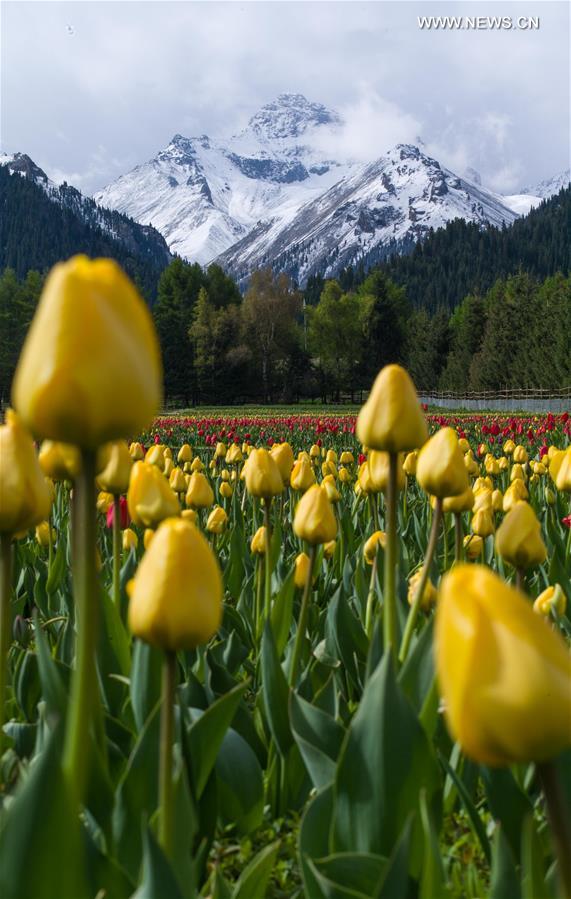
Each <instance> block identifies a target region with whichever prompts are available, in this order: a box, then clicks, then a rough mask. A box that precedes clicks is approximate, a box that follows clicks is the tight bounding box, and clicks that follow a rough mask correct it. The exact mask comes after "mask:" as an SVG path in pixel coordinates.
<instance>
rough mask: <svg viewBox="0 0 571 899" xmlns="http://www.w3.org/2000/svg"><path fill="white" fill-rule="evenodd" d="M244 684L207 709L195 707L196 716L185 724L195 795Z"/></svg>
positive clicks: (207, 775) (231, 717) (241, 693)
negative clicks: (189, 723)
mask: <svg viewBox="0 0 571 899" xmlns="http://www.w3.org/2000/svg"><path fill="white" fill-rule="evenodd" d="M247 687H248V684H247V683H243V684H238V686H236V687H234V689H233V690H230V691H229V692H228V693H225V694H224V695H223V696H221V697H220V698H219V699H217V700H216V702H214V703H212V705H211V706H209V707H208V708H207V709H206V711H202V709H196V710H195V714H196V715H197V718H196V720H195V721H193V723H192V724H191V725H190V727H189V728H188V731H187V745H188V760H189V764H190V768H191V783H192V786H193V792H194V795H195V797H196V798H197V799H199V798H200V796H201V794H202V791H203V790H204V787H205V786H206V781H207V780H208V778H209V776H210V773H211V771H212V769H213V768H214V764H215V762H216V756H217V755H218V750H219V749H220V746H221V745H222V741H223V739H224V734H225V733H226V731H227V730H228V728H229V727H230V725H231V724H232V720H233V718H234V715H235V714H236V709H237V708H238V704H239V702H240V699H241V698H242V696H243V694H244V693H245V691H246V689H247Z"/></svg>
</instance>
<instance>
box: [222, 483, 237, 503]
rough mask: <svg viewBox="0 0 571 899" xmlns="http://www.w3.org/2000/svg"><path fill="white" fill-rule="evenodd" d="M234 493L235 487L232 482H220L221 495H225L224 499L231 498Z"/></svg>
mask: <svg viewBox="0 0 571 899" xmlns="http://www.w3.org/2000/svg"><path fill="white" fill-rule="evenodd" d="M233 493H234V488H233V487H232V485H231V484H228V483H227V482H226V481H225V482H224V483H223V484H220V496H223V497H224V499H230V497H231V496H232V494H233Z"/></svg>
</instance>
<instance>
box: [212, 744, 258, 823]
mask: <svg viewBox="0 0 571 899" xmlns="http://www.w3.org/2000/svg"><path fill="white" fill-rule="evenodd" d="M216 774H217V776H218V811H219V814H220V816H221V818H222V820H223V822H224V823H227V824H234V825H235V826H236V827H237V829H238V831H239V833H249V832H250V831H252V830H255V829H256V828H257V827H259V826H260V824H261V823H262V818H263V813H264V781H263V774H262V769H261V767H260V763H259V762H258V759H257V756H256V753H255V752H254V750H253V749H251V747H250V746H249V745H248V743H246V741H245V740H244V739H243V738H242V737H241V736H240V734H238V733H236V731H235V730H232V728H230V730H228V731H226V733H225V734H224V739H223V740H222V745H221V747H220V751H219V752H218V755H217V757H216Z"/></svg>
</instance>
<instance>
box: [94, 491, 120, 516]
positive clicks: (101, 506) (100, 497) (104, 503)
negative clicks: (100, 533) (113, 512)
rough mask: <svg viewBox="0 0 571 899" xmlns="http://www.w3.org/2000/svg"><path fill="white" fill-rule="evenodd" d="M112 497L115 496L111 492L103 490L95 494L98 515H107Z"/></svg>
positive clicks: (111, 505) (112, 500)
mask: <svg viewBox="0 0 571 899" xmlns="http://www.w3.org/2000/svg"><path fill="white" fill-rule="evenodd" d="M114 499H115V497H114V496H113V494H112V493H105V491H103V490H102V491H100V492H99V493H98V494H97V501H96V503H95V505H96V508H97V511H98V512H99V514H100V515H107V512H108V511H109V509H111V508H112V507H113V502H114Z"/></svg>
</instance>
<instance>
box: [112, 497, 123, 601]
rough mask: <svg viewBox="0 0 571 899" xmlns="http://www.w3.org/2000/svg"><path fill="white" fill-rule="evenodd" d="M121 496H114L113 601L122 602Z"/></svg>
mask: <svg viewBox="0 0 571 899" xmlns="http://www.w3.org/2000/svg"><path fill="white" fill-rule="evenodd" d="M120 502H121V501H120V498H119V497H118V496H114V497H113V602H114V603H115V605H116V607H117V608H119V605H120V603H121V508H120Z"/></svg>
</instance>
